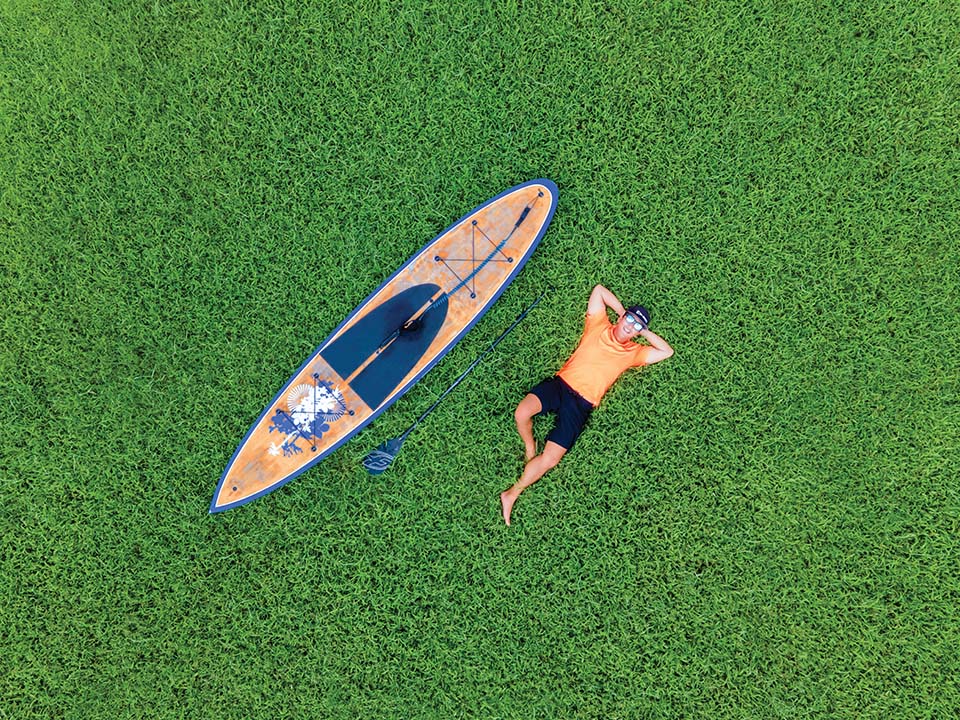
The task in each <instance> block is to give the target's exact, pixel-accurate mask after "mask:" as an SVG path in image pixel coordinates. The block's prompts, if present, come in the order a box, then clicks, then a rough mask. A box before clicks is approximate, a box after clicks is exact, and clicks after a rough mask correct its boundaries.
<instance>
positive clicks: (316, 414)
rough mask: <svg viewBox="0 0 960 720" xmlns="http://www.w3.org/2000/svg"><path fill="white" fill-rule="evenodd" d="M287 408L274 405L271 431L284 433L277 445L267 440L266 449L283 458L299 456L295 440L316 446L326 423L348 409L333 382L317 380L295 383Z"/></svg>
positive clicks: (327, 426)
mask: <svg viewBox="0 0 960 720" xmlns="http://www.w3.org/2000/svg"><path fill="white" fill-rule="evenodd" d="M287 407H288V408H290V409H289V410H284V409H283V408H277V409H276V411H275V412H274V415H273V417H272V418H270V422H271V423H273V424H272V425H270V432H274V431H277V432H278V433H282V434H283V435H286V438H285V439H284V440H283V442H281V443H280V444H277V443H270V448H269V449H268V450H267V452H269V453H270V454H271V455H280V454H281V453H282V454H283V456H284V457H289V456H291V455H298V454H300V453H302V452H303V449H302V448H301V447H300V446H299V445H297V441H298V440H306V441H308V442H311V443H312V449H314V450H315V449H316V440H319V439H320V438H321V437H323V434H324V433H325V432H327V431H328V430H329V429H330V425H329V423H331V422H334V421H336V420H339V419H340V418H341V417H343V415H344V413H345V412H346V411H347V405H346V403H345V402H344V400H343V393H342V392H341V391H340V389H339V388H337V387H335V386H334V385H333V383H330V382H326V381H324V380H317V381H316V384H314V385H307V384H306V383H304V384H302V385H297V386H295V387H293V388H291V390H290V392H289V393H287Z"/></svg>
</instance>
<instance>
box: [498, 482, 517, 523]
mask: <svg viewBox="0 0 960 720" xmlns="http://www.w3.org/2000/svg"><path fill="white" fill-rule="evenodd" d="M516 501H517V499H516V498H515V497H513V496H512V495H511V494H510V491H509V490H504V491H503V492H502V493H500V508H501V509H502V510H503V521H504V522H505V523H506V524H507V525H508V526H509V525H510V511H511V510H513V504H514V503H515V502H516Z"/></svg>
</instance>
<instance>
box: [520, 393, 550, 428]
mask: <svg viewBox="0 0 960 720" xmlns="http://www.w3.org/2000/svg"><path fill="white" fill-rule="evenodd" d="M542 408H543V406H542V405H541V404H540V398H538V397H537V396H536V395H533V394H530V395H527V396H526V397H525V398H524V399H523V400H521V401H520V404H519V405H517V409H516V410H514V411H513V418H514V420H516V421H517V422H518V423H524V422H527V420H530V419H531V418H532V417H533V416H534V415H536V414H537V413H539V412H540V410H541V409H542Z"/></svg>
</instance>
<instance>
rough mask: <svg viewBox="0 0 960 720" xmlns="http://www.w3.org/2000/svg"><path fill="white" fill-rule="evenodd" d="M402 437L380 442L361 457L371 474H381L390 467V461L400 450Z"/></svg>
mask: <svg viewBox="0 0 960 720" xmlns="http://www.w3.org/2000/svg"><path fill="white" fill-rule="evenodd" d="M403 441H404V438H402V437H399V438H394V439H393V440H387V441H386V442H385V443H381V444H380V445H379V446H378V447H377V448H376V449H375V450H371V451H370V452H369V453H368V454H367V456H366V457H365V458H364V459H363V466H364V467H365V468H366V469H367V472H368V473H370V474H371V475H382V474H383V472H384V471H385V470H386V469H387V468H388V467H390V463H392V462H393V459H394V458H395V457H396V456H397V453H399V452H400V448H401V446H402V445H403Z"/></svg>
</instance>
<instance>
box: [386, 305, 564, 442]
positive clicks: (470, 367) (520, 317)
mask: <svg viewBox="0 0 960 720" xmlns="http://www.w3.org/2000/svg"><path fill="white" fill-rule="evenodd" d="M545 294H546V293H544V295H545ZM544 295H541V296H540V297H538V298H537V299H536V300H534V301H533V302H532V303H530V304H529V305H528V306H527V307H526V309H525V310H524V311H523V312H522V313H520V314H519V315H518V316H517V319H516V320H514V321H513V322H512V323H511V324H510V327H508V328H507V329H506V330H504V331H503V332H502V333H500V337H498V338H497V339H496V340H494V341H493V342H492V343H490V347H488V348H487V349H486V350H484V351H483V352H482V353H480V355H478V356H477V358H476V359H475V360H474V361H473V362H472V363H470V365H468V366H467V369H466V370H464V371H463V372H462V373H460V377H458V378H457V379H456V380H454V381H453V382H452V383H451V384H450V387H448V388H447V389H446V390H444V391H443V392H442V393H440V397H438V398H437V399H436V401H435V402H434V403H433V405H431V406H430V407H428V408H427V409H426V410H425V411H424V413H423V414H422V415H421V416H420V417H418V418H417V419H416V420H415V421H414V423H413V425H411V426H410V427H409V428H407V430H406V432H404V433H403V435H401V436H400V439H401V440H400V441H401V442H403V441H404V440H406V438H407V435H409V434H410V433H411V432H413V429H414V428H415V427H416V426H417V425H419V424H420V422H421V421H422V420H423V419H424V418H425V417H427V415H429V414H430V413H432V412H433V411H434V410H436V408H437V405H439V404H440V402H441V401H442V400H443V399H444V398H445V397H446V396H447V395H449V394H450V393H451V392H453V389H454V388H455V387H456V386H457V385H459V384H460V383H461V382H463V379H464V378H465V377H466V376H467V375H469V374H470V371H471V370H473V369H474V368H475V367H476V366H477V365H479V364H480V361H481V360H483V359H484V358H485V357H486V356H487V355H489V354H490V353H491V352H493V349H494V348H495V347H496V346H497V345H499V344H500V341H501V340H503V339H504V338H505V337H506V336H507V335H509V334H510V332H511V331H512V330H513V329H514V328H515V327H516V326H517V325H519V324H520V321H521V320H523V319H524V318H525V317H526V316H527V314H528V313H529V312H530V311H531V310H533V309H534V308H535V307H536V306H537V305H538V304H539V303H540V301H541V300H543V297H544Z"/></svg>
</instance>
